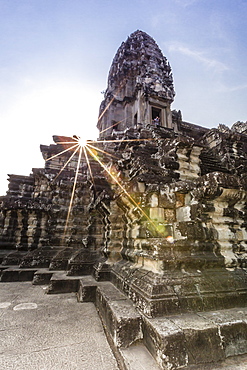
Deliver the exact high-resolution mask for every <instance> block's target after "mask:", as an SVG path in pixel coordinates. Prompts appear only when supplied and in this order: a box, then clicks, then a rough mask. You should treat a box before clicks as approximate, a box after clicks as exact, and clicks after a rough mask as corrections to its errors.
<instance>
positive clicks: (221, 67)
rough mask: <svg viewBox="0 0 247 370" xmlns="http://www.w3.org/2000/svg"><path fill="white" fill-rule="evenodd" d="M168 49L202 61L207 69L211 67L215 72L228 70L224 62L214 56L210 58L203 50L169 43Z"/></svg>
mask: <svg viewBox="0 0 247 370" xmlns="http://www.w3.org/2000/svg"><path fill="white" fill-rule="evenodd" d="M169 51H170V52H178V53H181V54H183V55H186V56H188V57H190V58H192V59H194V60H195V61H197V62H199V63H202V64H203V65H204V66H205V67H206V68H207V69H211V70H212V71H214V72H216V73H222V72H224V71H227V70H229V67H228V66H227V65H226V64H224V63H222V62H220V61H218V60H216V59H214V58H210V57H208V56H206V52H205V51H198V50H191V49H189V48H188V47H186V46H183V45H178V44H173V45H170V47H169Z"/></svg>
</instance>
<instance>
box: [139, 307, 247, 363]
mask: <svg viewBox="0 0 247 370" xmlns="http://www.w3.org/2000/svg"><path fill="white" fill-rule="evenodd" d="M143 333H144V344H145V345H146V347H147V348H148V350H149V351H150V353H151V354H152V355H153V357H154V358H155V359H156V361H157V363H158V364H159V366H160V367H161V368H162V369H178V368H181V367H186V366H193V365H195V366H198V368H201V367H200V366H204V365H203V364H209V363H217V362H222V361H225V359H226V358H228V357H230V356H237V355H242V354H244V353H247V308H237V309H235V308H234V309H228V310H220V311H210V312H200V313H195V314H181V315H177V316H167V317H160V318H154V319H148V318H145V317H143Z"/></svg>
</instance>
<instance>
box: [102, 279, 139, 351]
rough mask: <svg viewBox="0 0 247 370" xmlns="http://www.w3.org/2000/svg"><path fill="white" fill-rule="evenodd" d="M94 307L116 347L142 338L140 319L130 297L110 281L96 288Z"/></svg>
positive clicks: (127, 345)
mask: <svg viewBox="0 0 247 370" xmlns="http://www.w3.org/2000/svg"><path fill="white" fill-rule="evenodd" d="M95 304H96V308H97V309H98V311H99V315H100V317H101V320H102V322H103V324H104V326H105V328H106V332H107V334H108V336H109V337H110V339H111V340H112V341H113V343H114V346H115V347H116V348H119V347H123V348H126V347H129V346H130V345H131V344H133V343H134V342H136V341H139V340H141V339H142V337H143V334H142V319H141V315H140V314H139V313H138V312H137V311H136V310H135V307H134V305H133V303H132V301H131V300H130V299H128V298H127V297H126V296H124V295H123V294H122V293H121V292H120V291H119V290H118V289H117V288H115V287H114V285H113V284H112V283H110V282H101V283H100V285H99V286H98V287H97V289H96V301H95Z"/></svg>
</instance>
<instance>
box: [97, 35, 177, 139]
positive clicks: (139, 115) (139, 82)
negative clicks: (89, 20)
mask: <svg viewBox="0 0 247 370" xmlns="http://www.w3.org/2000/svg"><path fill="white" fill-rule="evenodd" d="M174 96H175V92H174V88H173V78H172V73H171V67H170V65H169V63H168V61H167V59H166V58H165V57H164V55H163V54H162V52H161V50H160V49H159V47H158V45H157V44H156V42H155V41H154V40H153V39H152V38H151V37H150V36H149V35H147V34H146V33H145V32H143V31H139V30H137V31H135V32H134V33H132V34H131V35H130V36H129V37H128V39H127V41H125V42H123V43H122V45H121V46H120V47H119V49H118V51H117V53H116V55H115V57H114V59H113V62H112V65H111V68H110V72H109V76H108V86H107V90H106V92H105V98H104V100H103V101H102V103H101V106H100V112H99V121H98V125H97V127H98V129H99V131H100V138H104V137H107V136H109V135H111V134H112V132H113V131H120V132H121V131H124V130H125V129H126V128H130V127H135V126H137V125H138V124H141V125H148V124H151V123H155V124H157V123H158V124H159V125H161V126H163V127H168V128H171V127H172V114H171V108H170V106H171V103H172V102H173V100H174ZM155 119H157V121H158V122H156V121H154V120H155Z"/></svg>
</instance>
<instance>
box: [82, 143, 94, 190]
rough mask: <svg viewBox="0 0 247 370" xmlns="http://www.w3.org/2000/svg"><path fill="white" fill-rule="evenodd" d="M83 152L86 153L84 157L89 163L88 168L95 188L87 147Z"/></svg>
mask: <svg viewBox="0 0 247 370" xmlns="http://www.w3.org/2000/svg"><path fill="white" fill-rule="evenodd" d="M83 151H84V155H85V158H86V161H87V166H88V169H89V172H90V176H91V179H92V182H93V186H94V188H95V183H94V178H93V173H92V169H91V165H90V162H89V158H88V155H87V151H86V147H83Z"/></svg>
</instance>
